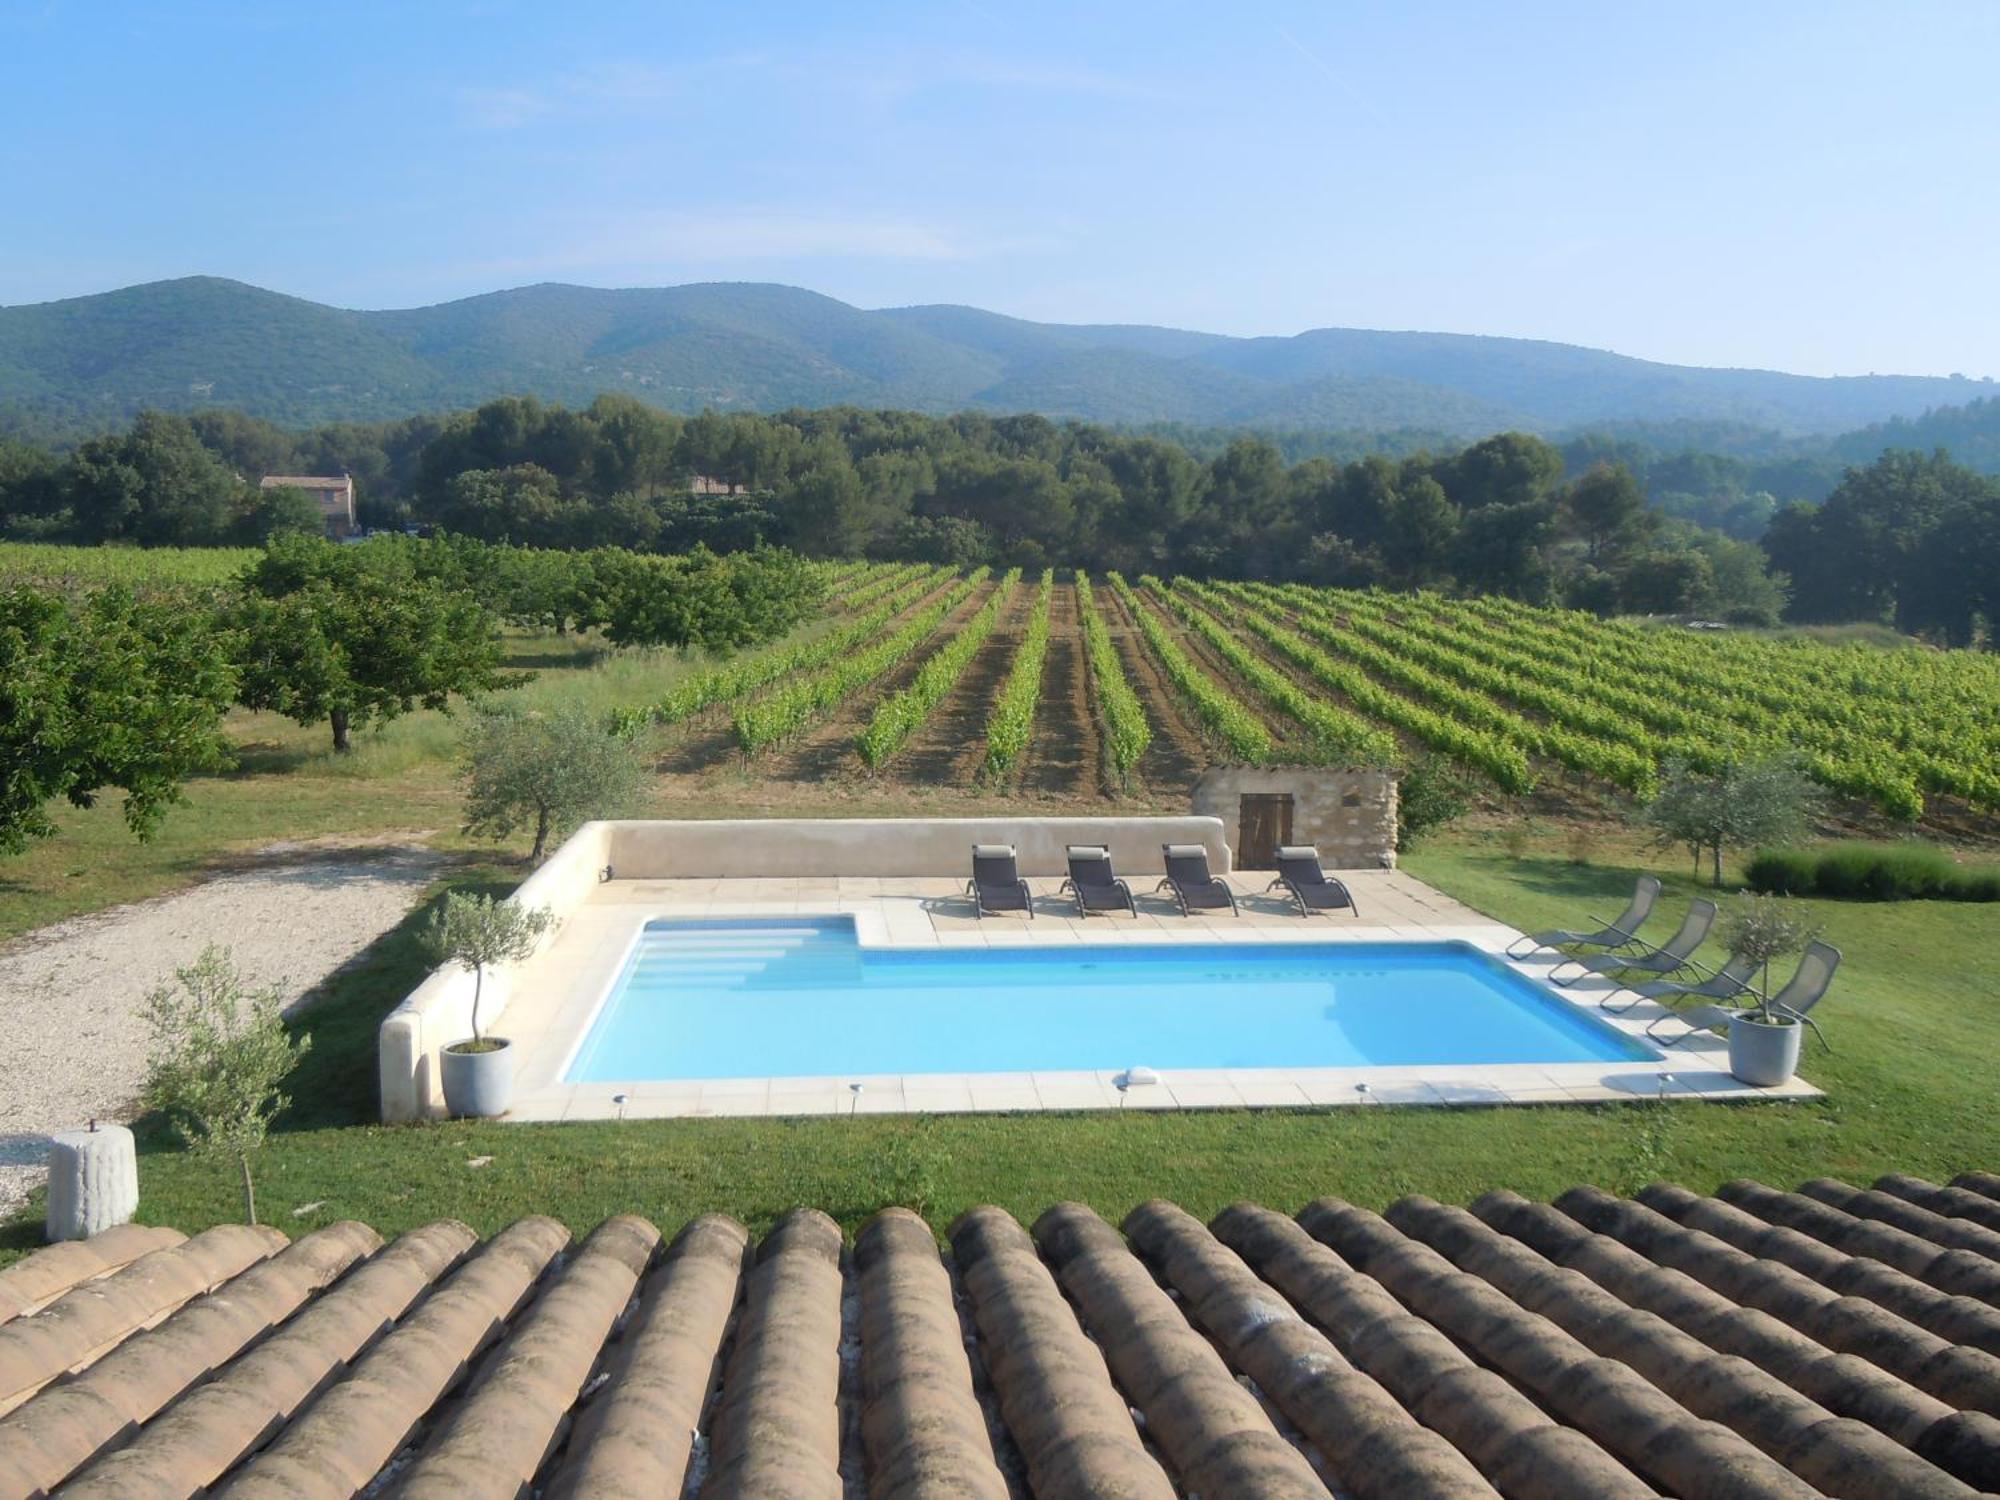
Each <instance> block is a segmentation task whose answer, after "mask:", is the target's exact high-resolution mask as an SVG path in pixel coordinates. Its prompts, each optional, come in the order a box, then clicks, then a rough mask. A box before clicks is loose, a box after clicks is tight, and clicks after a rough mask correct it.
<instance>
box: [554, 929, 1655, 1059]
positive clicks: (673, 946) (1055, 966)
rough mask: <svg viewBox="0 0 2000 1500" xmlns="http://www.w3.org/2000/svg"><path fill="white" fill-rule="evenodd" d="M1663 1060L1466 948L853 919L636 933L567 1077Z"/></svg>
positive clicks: (1504, 967) (1452, 944)
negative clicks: (895, 929)
mask: <svg viewBox="0 0 2000 1500" xmlns="http://www.w3.org/2000/svg"><path fill="white" fill-rule="evenodd" d="M1657 1056H1658V1054H1657V1053H1655V1052H1653V1051H1651V1050H1650V1049H1648V1048H1646V1047H1644V1046H1643V1045H1641V1044H1640V1043H1638V1042H1636V1041H1634V1040H1632V1039H1631V1038H1628V1037H1626V1036H1625V1035H1623V1034H1622V1033H1620V1032H1618V1031H1616V1030H1614V1029H1613V1028H1612V1027H1610V1026H1608V1025H1604V1024H1602V1023H1600V1022H1599V1021H1597V1020H1595V1019H1594V1018H1592V1017H1591V1016H1589V1015H1588V1014H1586V1013H1585V1012H1584V1011H1583V1010H1581V1009H1580V1008H1579V1007H1577V1006H1576V1005H1574V1004H1572V1003H1570V1002H1568V1001H1565V1000H1563V999H1561V998H1559V997H1557V996H1555V995H1553V994H1551V993H1549V992H1548V991H1547V990H1545V989H1544V988H1542V987H1541V986H1540V985H1538V984H1536V983H1535V982H1534V981H1533V980H1531V979H1529V978H1528V977H1527V976H1525V975H1523V974H1520V973H1517V972H1516V971H1515V970H1513V969H1511V968H1509V967H1508V966H1507V965H1505V964H1503V963H1501V962H1499V961H1498V960H1496V959H1493V958H1490V957H1488V956H1487V955H1485V954H1483V953H1481V952H1479V951H1478V950H1477V949H1475V948H1472V947H1470V946H1468V945H1465V944H1460V943H1386V942H1385V943H1370V942H1341V943H1269V942H1252V943H1185V944H1180V943H1176V944H1165V943H1163V944H1159V945H1152V944H1143V943H1124V944H1118V945H1115V946H1114V945H1110V944H1106V945H1102V946H1092V945H1089V944H1075V945H1065V946H1060V947H1057V946H1049V947H1008V948H985V947H980V948H869V947H863V946H862V945H861V944H860V942H859V941H858V940H857V938H856V935H855V930H854V924H853V921H852V919H851V918H847V917H828V918H803V917H802V918H764V919H728V920H695V919H686V920H682V919H676V920H671V921H652V922H648V923H647V924H646V925H645V927H644V928H643V929H642V930H641V932H640V934H639V936H638V939H637V941H636V942H635V943H634V945H633V948H632V951H631V953H630V955H629V956H628V957H627V959H626V961H625V964H624V967H623V968H622V969H621V970H620V972H619V974H618V977H617V979H616V980H615V981H614V982H613V984H612V986H611V988H610V990H609V992H608V993H607V994H606V996H605V997H604V1000H603V1002H602V1004H601V1005H600V1007H599V1009H598V1011H597V1014H596V1015H595V1017H594V1018H593V1019H592V1021H591V1023H590V1026H589V1028H588V1029H587V1030H586V1031H585V1033H584V1035H583V1037H582V1039H581V1041H580V1042H579V1043H578V1045H577V1047H576V1050H575V1051H574V1053H573V1054H572V1055H571V1057H570V1059H569V1062H568V1064H567V1066H566V1067H565V1068H564V1069H563V1072H562V1077H563V1079H564V1080H565V1081H567V1082H570V1083H631V1082H644V1081H651V1080H668V1079H719V1078H776V1077H802V1078H817V1077H828V1078H832V1077H841V1076H853V1075H856V1074H870V1075H874V1074H889V1073H900V1074H905V1075H910V1074H928V1073H951V1074H976V1073H1004V1072H1040V1071H1056V1070H1103V1069H1123V1068H1128V1067H1134V1066H1141V1065H1143V1066H1146V1067H1150V1068H1154V1069H1157V1070H1161V1071H1165V1070H1169V1069H1173V1070H1189V1069H1229V1068H1346V1067H1394V1066H1427V1065H1436V1064H1456V1063H1496V1064H1497V1063H1592V1062H1627V1063H1629V1062H1635V1061H1649V1060H1655V1059H1656V1058H1657Z"/></svg>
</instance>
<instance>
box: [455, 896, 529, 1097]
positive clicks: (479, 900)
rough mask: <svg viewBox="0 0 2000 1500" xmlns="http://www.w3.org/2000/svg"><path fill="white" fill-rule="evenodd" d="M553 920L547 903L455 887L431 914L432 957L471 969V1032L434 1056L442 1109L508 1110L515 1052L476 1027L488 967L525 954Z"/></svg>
mask: <svg viewBox="0 0 2000 1500" xmlns="http://www.w3.org/2000/svg"><path fill="white" fill-rule="evenodd" d="M554 920H555V915H554V913H552V912H551V911H549V910H548V909H547V908H546V907H526V906H517V905H515V904H514V903H513V902H511V901H495V900H494V899H493V898H492V897H491V896H467V895H462V894H460V893H459V892H457V891H453V892H452V893H451V894H449V895H448V896H446V897H445V898H444V904H443V905H441V906H439V907H438V909H437V910H436V911H434V912H433V913H432V914H431V920H430V925H429V926H428V927H427V928H425V930H424V947H425V948H426V949H427V950H428V952H429V953H430V955H431V957H432V958H433V959H435V960H436V961H437V962H438V963H441V964H443V963H455V964H460V965H463V966H464V967H465V968H468V969H470V970H472V1035H471V1036H470V1037H468V1038H466V1039H465V1040H464V1041H458V1042H451V1043H449V1044H447V1045H446V1046H445V1047H444V1049H443V1051H442V1052H441V1053H440V1054H439V1057H438V1069H439V1074H440V1078H441V1081H442V1082H443V1084H444V1103H445V1108H446V1109H448V1110H449V1111H450V1112H451V1113H452V1114H454V1115H458V1116H468V1115H471V1116H480V1117H491V1116H495V1115H502V1114H505V1113H506V1112H507V1106H508V1104H509V1103H510V1102H511V1098H512V1095H513V1091H514V1054H513V1050H512V1047H511V1045H510V1044H509V1042H508V1040H507V1038H505V1037H500V1036H488V1035H486V1033H485V1032H483V1031H482V1030H480V1027H479V1002H480V999H481V998H482V996H483V994H484V992H485V989H486V969H487V966H488V965H490V964H511V963H519V962H520V961H521V960H522V959H524V958H526V957H528V955H529V954H531V953H533V952H534V951H535V944H536V943H537V942H539V941H540V939H541V936H542V934H543V933H545V932H547V931H548V929H549V927H550V925H551V924H552V923H553V922H554Z"/></svg>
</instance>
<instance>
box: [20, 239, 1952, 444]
mask: <svg viewBox="0 0 2000 1500" xmlns="http://www.w3.org/2000/svg"><path fill="white" fill-rule="evenodd" d="M1989 389H1991V387H1988V386H1986V385H1983V384H1977V383H1973V382H1969V381H1965V380H1945V379H1936V378H1930V377H1919V376H1877V375H1868V376H1857V377H1851V378H1840V379H1820V378H1815V377H1811V376H1803V375H1786V374H1780V373H1775V372H1771V371H1762V370H1714V369H1698V368H1692V367H1686V366H1678V365H1665V364H1656V363H1652V362H1650V361H1646V360H1640V359H1631V358H1627V357H1625V356H1623V355H1618V354H1611V353H1607V352H1605V351H1602V350H1596V349H1584V348H1579V347H1576V346H1574V345H1567V344H1554V343H1546V342H1541V341H1536V340H1529V339H1505V338H1484V337H1473V336H1468V335H1459V334H1438V333H1381V332H1370V331H1366V330H1359V329H1341V328H1323V329H1315V330H1313V331H1311V332H1307V333H1302V334H1299V335H1297V336H1295V337H1291V338H1228V337H1224V336H1222V335H1218V334H1205V333H1193V332H1186V331H1182V330H1177V329H1170V328H1150V327H1140V326H1117V325H1103V326H1085V325H1063V324H1049V323H1031V322H1026V321H1023V320H1021V319H1018V318H1007V317H1002V316H999V315H998V314H994V313H988V312H981V311H979V310H978V309H976V308H968V307H904V308H890V309H884V310H880V311H864V310H862V309H860V308H855V307H850V306H848V305H847V304H846V303H844V302H839V301H836V300H834V299H833V298H831V297H823V296H820V295H818V294H817V293H814V292H808V291H803V290H800V289H799V288H796V287H786V286H770V285H760V284H753V283H712V284H705V285H694V286H680V287H664V288H641V289H630V290H622V291H607V290H598V289H594V288H589V287H575V286H557V285H543V286H531V287H522V288H519V289H517V290H513V291H505V292H494V293H491V294H489V295H486V296H479V297H470V298H467V299H465V300H463V301H459V302H448V303H443V304H441V305H438V306H435V307H423V308H413V309H409V310H405V311H394V312H353V311H347V310H344V309H340V308H333V307H326V306H322V305H320V304H318V303H314V302H308V301H304V300H302V299H300V298H296V297H287V296H283V295H280V294H278V293H275V292H268V291H264V290H261V289H259V288H257V287H252V286H246V285H244V284H242V283H241V282H234V281H226V280H222V279H219V278H215V277H199V276H198V277H187V278H184V279H181V280H177V281H161V282H153V283H150V284H147V285H144V286H134V287H126V288H124V289H122V290H120V291H115V292H106V293H103V294H100V295H96V296H89V297H78V298H72V299H69V300H66V301H61V302H46V303H38V304H33V305H24V306H16V307H6V308H0V410H4V411H5V412H6V413H7V414H8V416H9V418H10V420H11V423H12V425H14V426H15V427H17V428H21V429H23V430H32V431H35V432H36V433H37V434H38V435H42V436H64V435H74V434H77V433H81V432H85V431H93V430H103V429H104V428H106V427H108V426H112V425H117V424H119V423H121V422H122V421H123V420H124V419H125V418H126V417H128V416H129V415H130V414H131V413H132V412H134V411H136V410H138V409H139V408H141V407H156V408H161V409H165V410H191V409H194V408H198V407H214V406H228V407H235V408H238V409H240V410H243V411H246V412H249V413H251V414H253V415H257V416H262V417H266V418H269V419H271V420H274V421H278V422H283V423H286V424H290V425H306V424H312V423H320V422H328V421H355V420H380V419H384V418H391V417H400V416H406V415H409V414H411V413H414V412H419V411H432V410H438V409H441V408H449V407H460V406H470V405H474V404H477V403H478V402H480V401H483V400H485V399H487V398H489V397H492V396H496V395H501V394H523V395H536V396H540V397H542V398H544V399H549V400H558V401H565V402H571V403H579V404H580V403H585V402H588V401H589V399H590V398H591V397H592V396H594V395H596V394H598V393H599V392H601V391H618V392H624V393H627V394H631V395H635V396H639V397H641V398H643V399H645V400H647V401H649V402H651V403H654V404H656V405H659V406H662V407H665V408H667V409H669V410H674V411H681V412H692V411H698V410H700V409H702V408H704V407H714V408H717V409H721V410H732V409H734V410H759V411H775V410H780V409H783V408H787V407H825V406H832V405H843V404H845V405H856V406H864V407H874V408H882V407H893V408H900V409H905V410H913V411H920V412H932V413H941V412H948V411H958V410H965V409H972V410H985V411H993V412H1022V411H1033V412H1041V413H1044V414H1047V415H1050V416H1057V417H1080V418H1084V419H1086V420H1091V421H1098V422H1113V423H1126V424H1140V423H1150V422H1172V423H1188V424H1195V425H1205V426H1227V427H1232V428H1271V429H1301V428H1314V429H1348V430H1374V431H1387V430H1393V429H1399V428H1407V429H1422V430H1424V431H1427V432H1433V433H1439V434H1443V435H1446V436H1457V437H1474V436H1479V435H1483V434H1486V433H1490V432H1494V431H1497V430H1500V429H1502V428H1510V427H1511V428H1519V429H1526V430H1533V431H1543V432H1554V431H1559V430H1562V429H1567V428H1575V427H1579V426H1584V425H1604V424H1618V423H1703V422H1706V423H1737V424H1749V425H1752V426H1756V427H1760V428H1767V429H1771V430H1773V431H1776V432H1780V433H1786V434H1794V435H1804V434H1832V433H1836V432H1842V431H1846V430H1848V429H1851V428H1856V427H1861V426H1863V425H1865V424H1870V423H1886V422H1889V421H1892V420H1894V419H1897V418H1902V419H1910V418H1916V417H1919V416H1920V415H1922V414H1923V413H1924V412H1926V411H1928V410H1930V409H1932V408H1935V407H1940V406H1945V405H1955V404H1958V403H1962V402H1965V401H1967V400H1969V399H1971V398H1973V397H1975V396H1978V395H1980V394H1983V393H1984V392H1985V391H1987V390H1989Z"/></svg>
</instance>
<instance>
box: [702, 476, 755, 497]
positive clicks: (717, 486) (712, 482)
mask: <svg viewBox="0 0 2000 1500" xmlns="http://www.w3.org/2000/svg"><path fill="white" fill-rule="evenodd" d="M688 493H689V494H691V495H747V494H749V493H750V486H749V485H747V484H731V483H730V482H729V481H728V480H726V479H716V478H713V477H712V476H710V475H707V474H697V475H695V476H694V478H693V479H692V480H691V481H689V483H688Z"/></svg>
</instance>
